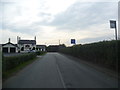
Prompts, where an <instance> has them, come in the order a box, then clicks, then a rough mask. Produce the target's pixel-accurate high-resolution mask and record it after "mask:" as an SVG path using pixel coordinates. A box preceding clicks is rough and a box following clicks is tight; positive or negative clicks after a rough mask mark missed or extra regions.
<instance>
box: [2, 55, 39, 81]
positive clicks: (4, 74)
mask: <svg viewBox="0 0 120 90" xmlns="http://www.w3.org/2000/svg"><path fill="white" fill-rule="evenodd" d="M36 59H37V57H36V58H34V59H31V60H29V61H27V62H24V63H22V64H20V65H18V66H17V67H15V68H13V69H11V70H8V71H6V72H3V73H2V76H3V77H2V80H3V82H4V81H5V80H6V79H7V78H9V77H10V76H12V75H14V74H16V73H17V72H18V71H20V70H21V69H23V68H24V67H26V66H27V65H29V64H31V63H32V62H34V61H35V60H36Z"/></svg>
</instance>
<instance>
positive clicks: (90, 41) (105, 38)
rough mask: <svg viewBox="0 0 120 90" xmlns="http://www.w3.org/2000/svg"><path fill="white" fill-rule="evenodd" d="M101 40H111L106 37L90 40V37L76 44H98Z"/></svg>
mask: <svg viewBox="0 0 120 90" xmlns="http://www.w3.org/2000/svg"><path fill="white" fill-rule="evenodd" d="M111 37H112V36H111ZM103 40H112V39H111V38H107V37H106V36H102V37H95V38H92V37H91V38H84V39H80V40H77V42H79V43H82V44H83V43H92V42H98V41H103Z"/></svg>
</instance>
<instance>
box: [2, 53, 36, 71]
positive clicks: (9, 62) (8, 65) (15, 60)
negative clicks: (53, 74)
mask: <svg viewBox="0 0 120 90" xmlns="http://www.w3.org/2000/svg"><path fill="white" fill-rule="evenodd" d="M35 57H36V53H27V54H22V55H17V56H10V57H3V60H2V70H3V72H5V71H7V70H10V69H13V68H15V67H16V66H18V65H19V64H22V63H24V62H26V61H28V60H32V59H34V58H35Z"/></svg>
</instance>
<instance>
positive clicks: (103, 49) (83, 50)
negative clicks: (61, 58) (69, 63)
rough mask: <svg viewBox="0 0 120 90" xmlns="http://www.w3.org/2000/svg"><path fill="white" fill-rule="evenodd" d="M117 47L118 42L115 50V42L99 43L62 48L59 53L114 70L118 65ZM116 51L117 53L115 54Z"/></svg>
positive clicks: (119, 42)
mask: <svg viewBox="0 0 120 90" xmlns="http://www.w3.org/2000/svg"><path fill="white" fill-rule="evenodd" d="M118 47H120V40H118V41H117V48H116V41H115V40H113V41H101V42H97V43H91V44H84V45H74V46H72V47H66V48H62V49H60V50H59V52H61V53H65V54H69V55H72V56H75V57H78V58H81V59H83V60H86V61H89V62H93V63H96V64H99V65H102V66H104V67H107V68H110V69H113V70H115V69H116V66H117V64H118V61H117V60H116V58H118V55H119V53H120V52H119V51H118ZM116 50H117V51H118V52H116ZM117 54H118V55H117Z"/></svg>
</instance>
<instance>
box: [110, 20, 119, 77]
mask: <svg viewBox="0 0 120 90" xmlns="http://www.w3.org/2000/svg"><path fill="white" fill-rule="evenodd" d="M110 28H115V39H116V47H115V51H116V74H117V77H118V41H117V40H118V39H117V25H116V21H115V20H110Z"/></svg>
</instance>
